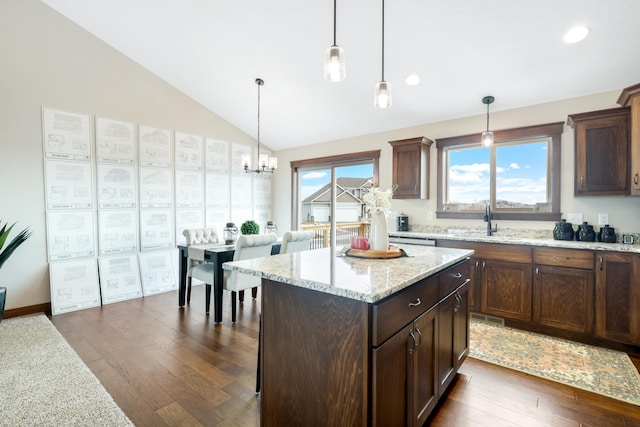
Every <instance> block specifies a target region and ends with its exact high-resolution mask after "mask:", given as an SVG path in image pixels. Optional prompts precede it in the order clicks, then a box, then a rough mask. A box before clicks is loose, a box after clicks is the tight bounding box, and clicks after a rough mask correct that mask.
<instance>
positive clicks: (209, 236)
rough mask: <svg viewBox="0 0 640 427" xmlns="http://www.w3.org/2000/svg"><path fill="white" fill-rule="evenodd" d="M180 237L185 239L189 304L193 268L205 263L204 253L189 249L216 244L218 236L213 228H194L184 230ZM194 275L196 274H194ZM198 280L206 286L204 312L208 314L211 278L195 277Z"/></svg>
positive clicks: (188, 300)
mask: <svg viewBox="0 0 640 427" xmlns="http://www.w3.org/2000/svg"><path fill="white" fill-rule="evenodd" d="M182 235H183V236H184V237H185V238H186V239H187V253H188V257H187V303H189V302H191V279H192V277H196V276H194V269H195V267H197V266H199V265H202V264H204V263H205V261H204V259H203V256H204V252H200V251H196V250H195V248H190V247H191V246H193V245H206V244H214V243H218V242H219V240H218V234H217V232H216V229H215V228H195V229H186V230H183V231H182ZM196 274H198V273H197V272H196ZM196 279H198V280H202V281H203V282H205V284H206V286H207V295H208V296H209V298H207V301H205V308H206V312H207V313H208V312H209V307H210V305H211V303H210V299H211V298H210V297H211V283H209V282H211V281H212V280H211V278H206V280H203V278H201V277H196Z"/></svg>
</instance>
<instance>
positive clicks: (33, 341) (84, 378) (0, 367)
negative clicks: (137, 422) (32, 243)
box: [0, 314, 133, 427]
mask: <svg viewBox="0 0 640 427" xmlns="http://www.w3.org/2000/svg"><path fill="white" fill-rule="evenodd" d="M0 426H3V427H4V426H11V427H15V426H29V427H32V426H108V427H120V426H133V424H132V423H131V421H130V420H129V418H127V416H126V415H125V414H124V413H123V412H122V410H121V409H120V408H119V407H118V405H116V403H115V402H114V401H113V399H112V398H111V396H110V395H109V393H107V391H106V390H105V389H104V387H103V386H102V384H100V381H98V379H97V378H96V377H95V376H94V375H93V373H92V372H91V371H90V370H89V368H88V367H87V365H85V364H84V362H83V361H82V359H80V356H78V355H77V354H76V352H75V351H73V349H72V348H71V346H70V345H69V344H68V343H67V341H65V339H64V338H63V337H62V335H60V333H59V332H58V330H57V329H56V328H55V326H53V324H52V323H51V322H50V321H49V319H48V318H47V317H46V316H45V315H44V314H41V315H34V316H24V317H15V318H10V319H4V320H2V322H0Z"/></svg>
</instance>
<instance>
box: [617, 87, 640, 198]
mask: <svg viewBox="0 0 640 427" xmlns="http://www.w3.org/2000/svg"><path fill="white" fill-rule="evenodd" d="M618 104H620V105H621V106H623V107H630V108H631V154H630V157H631V195H632V196H640V83H638V84H636V85H634V86H629V87H628V88H625V89H624V90H623V91H622V93H621V94H620V97H619V98H618Z"/></svg>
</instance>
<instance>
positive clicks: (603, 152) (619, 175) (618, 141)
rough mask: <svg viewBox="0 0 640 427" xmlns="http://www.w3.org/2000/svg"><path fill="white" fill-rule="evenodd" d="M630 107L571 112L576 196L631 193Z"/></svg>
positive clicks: (569, 119) (569, 121) (569, 122)
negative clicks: (579, 112)
mask: <svg viewBox="0 0 640 427" xmlns="http://www.w3.org/2000/svg"><path fill="white" fill-rule="evenodd" d="M630 110H631V109H630V108H629V107H621V108H612V109H608V110H601V111H593V112H589V113H582V114H572V115H570V116H569V118H568V120H567V124H568V125H569V126H571V127H572V128H573V129H574V138H575V184H574V194H575V196H614V195H629V194H630V185H629V183H630V181H631V172H630V169H631V164H630V163H631V162H630V161H629V155H630V139H629V115H630Z"/></svg>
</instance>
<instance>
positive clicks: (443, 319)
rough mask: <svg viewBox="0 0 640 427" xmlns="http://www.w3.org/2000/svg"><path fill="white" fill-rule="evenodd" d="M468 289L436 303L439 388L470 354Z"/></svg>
mask: <svg viewBox="0 0 640 427" xmlns="http://www.w3.org/2000/svg"><path fill="white" fill-rule="evenodd" d="M468 294H469V288H468V286H466V285H465V286H463V287H461V288H459V289H458V290H457V291H456V292H455V293H454V294H452V295H451V296H450V297H448V298H447V299H446V300H444V301H443V302H442V303H440V305H439V306H438V389H439V391H440V396H442V394H443V393H444V392H445V391H446V390H447V388H448V387H449V385H450V384H451V381H453V378H454V377H455V374H456V372H458V369H459V368H460V365H461V364H462V362H463V361H464V359H465V358H466V357H467V355H468V354H469V321H468V315H467V313H468V312H469V298H468Z"/></svg>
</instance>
